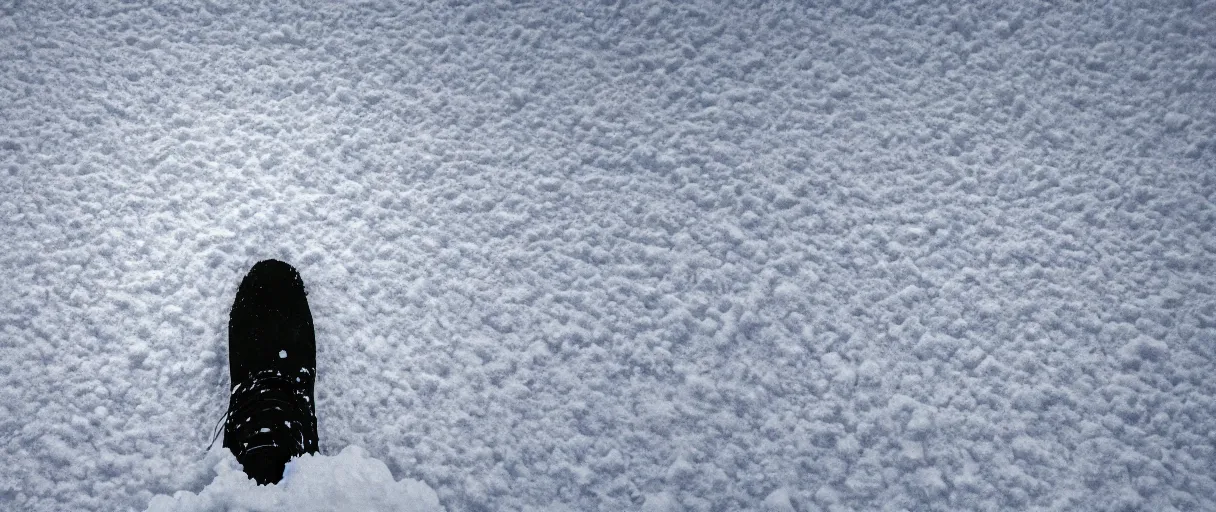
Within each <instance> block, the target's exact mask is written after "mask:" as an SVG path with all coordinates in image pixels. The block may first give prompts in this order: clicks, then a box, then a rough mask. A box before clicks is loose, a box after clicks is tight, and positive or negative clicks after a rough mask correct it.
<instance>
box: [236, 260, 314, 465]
mask: <svg viewBox="0 0 1216 512" xmlns="http://www.w3.org/2000/svg"><path fill="white" fill-rule="evenodd" d="M228 360H229V365H230V367H231V375H232V394H231V397H230V399H229V403H228V421H227V422H226V423H225V424H224V447H225V448H228V449H229V450H232V454H233V455H235V456H236V460H237V461H238V462H240V463H241V465H242V466H243V467H244V469H245V474H247V475H249V476H250V477H251V478H253V479H254V480H256V481H257V483H258V484H260V485H266V484H272V483H278V481H279V480H280V479H282V478H283V466H284V465H286V464H287V461H288V460H290V459H291V458H292V457H294V456H297V455H303V454H305V453H316V452H317V416H316V412H315V411H316V409H315V408H314V406H313V383H314V382H315V379H316V374H317V345H316V339H315V338H314V335H313V328H312V313H310V312H309V310H308V299H307V298H306V297H305V291H304V281H303V280H302V279H300V274H299V273H298V272H296V269H294V268H292V266H291V265H288V264H286V263H283V262H281V261H277V260H265V261H261V262H258V264H256V265H254V266H253V269H251V270H250V271H249V274H248V275H246V276H245V279H244V280H243V281H241V287H240V289H239V290H237V292H236V301H235V302H233V304H232V313H231V316H230V317H229V320H228Z"/></svg>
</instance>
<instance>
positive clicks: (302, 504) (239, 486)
mask: <svg viewBox="0 0 1216 512" xmlns="http://www.w3.org/2000/svg"><path fill="white" fill-rule="evenodd" d="M206 460H207V462H210V463H213V465H214V471H215V478H214V479H213V480H212V481H211V483H210V484H208V485H207V486H206V487H204V488H203V490H202V491H201V492H199V493H197V494H196V493H192V492H188V491H179V492H177V493H174V495H173V496H172V497H169V496H156V497H154V498H152V501H151V503H149V504H148V511H149V512H189V511H200V512H201V511H211V510H217V511H218V510H234V509H235V510H265V511H274V510H282V511H293V512H295V511H299V512H307V511H317V512H322V511H330V510H384V511H399V512H434V511H438V510H442V508H441V506H440V505H439V496H437V495H436V494H435V491H434V490H432V489H431V488H430V487H427V485H426V484H424V483H422V482H419V481H416V480H408V479H406V480H401V481H394V480H393V477H392V475H391V474H389V471H388V466H385V465H384V463H383V462H381V461H379V460H376V459H374V458H370V457H368V456H367V453H366V452H365V451H363V450H362V449H360V448H358V447H354V446H351V447H347V448H345V449H343V450H342V451H341V452H340V453H338V454H337V455H334V456H326V455H311V454H310V455H304V456H301V457H299V458H297V459H294V460H292V461H291V462H290V463H288V465H287V467H286V468H285V469H284V472H283V473H284V474H283V480H282V481H281V482H279V483H278V484H272V485H267V486H258V485H257V484H256V483H255V482H254V481H253V480H251V479H249V477H248V476H246V475H245V472H244V471H241V466H240V464H239V463H237V461H236V457H233V456H232V452H229V451H228V450H227V449H225V448H218V449H214V450H212V451H211V452H208V454H207V457H206Z"/></svg>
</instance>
